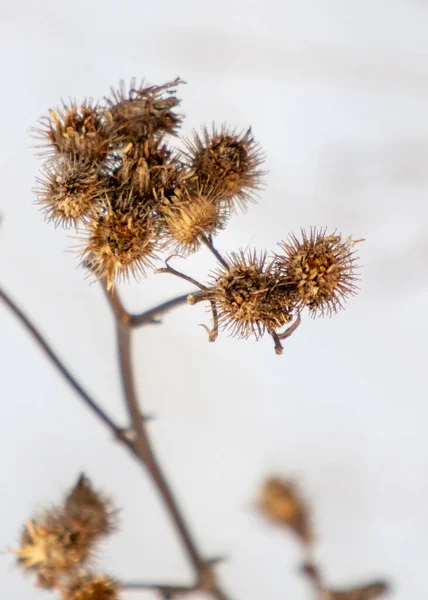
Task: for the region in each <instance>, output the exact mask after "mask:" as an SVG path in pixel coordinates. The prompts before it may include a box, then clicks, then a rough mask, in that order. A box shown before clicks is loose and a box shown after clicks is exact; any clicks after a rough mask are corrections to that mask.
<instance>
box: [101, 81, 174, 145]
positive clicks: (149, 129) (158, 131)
mask: <svg viewBox="0 0 428 600" xmlns="http://www.w3.org/2000/svg"><path fill="white" fill-rule="evenodd" d="M180 83H183V82H182V81H181V80H180V79H176V80H175V81H170V82H168V83H165V84H164V85H159V86H158V85H153V86H146V85H144V82H142V83H141V84H140V85H139V86H137V85H136V81H135V79H133V80H132V81H131V85H130V87H129V89H128V90H127V89H126V88H125V84H124V82H121V84H120V86H119V89H117V90H115V89H114V88H112V90H111V98H107V99H106V100H107V110H108V113H109V115H110V119H111V122H110V128H109V131H111V133H112V135H113V137H117V139H118V140H119V143H120V144H123V143H129V142H131V143H133V144H142V143H145V142H147V141H148V140H149V138H151V137H153V136H156V135H161V136H162V135H164V134H169V135H174V134H176V133H177V130H178V128H179V127H180V124H181V122H182V116H181V115H179V114H177V113H176V112H175V111H174V110H173V109H174V108H175V107H176V106H178V104H180V100H178V98H176V96H175V94H176V89H175V88H176V87H177V85H179V84H180Z"/></svg>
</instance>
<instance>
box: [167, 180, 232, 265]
mask: <svg viewBox="0 0 428 600" xmlns="http://www.w3.org/2000/svg"><path fill="white" fill-rule="evenodd" d="M161 215H162V219H163V223H164V226H165V232H166V240H167V245H168V246H169V247H170V248H171V250H172V252H179V253H182V254H184V255H186V254H190V253H192V252H195V251H196V250H198V248H199V247H200V245H201V243H202V236H214V235H216V234H217V233H218V232H219V231H220V230H222V229H223V228H224V227H225V225H226V221H227V214H226V212H225V210H224V209H223V207H222V205H221V203H220V202H219V197H218V195H217V194H216V193H215V191H214V190H212V189H209V188H207V189H205V190H204V189H199V187H198V186H196V187H184V188H183V189H181V190H180V196H179V197H178V196H176V195H174V196H172V197H171V200H170V202H168V203H165V204H164V205H163V206H162V207H161Z"/></svg>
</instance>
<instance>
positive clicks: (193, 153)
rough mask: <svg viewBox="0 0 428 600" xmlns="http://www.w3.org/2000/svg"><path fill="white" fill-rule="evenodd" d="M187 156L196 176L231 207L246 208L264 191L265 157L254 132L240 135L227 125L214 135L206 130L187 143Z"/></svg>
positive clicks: (187, 161) (213, 130) (190, 167)
mask: <svg viewBox="0 0 428 600" xmlns="http://www.w3.org/2000/svg"><path fill="white" fill-rule="evenodd" d="M184 157H185V162H186V164H187V165H188V167H189V169H190V171H191V173H192V175H193V177H195V178H197V180H198V181H199V183H201V184H202V185H206V184H208V185H210V186H212V187H214V188H215V189H216V190H217V192H218V194H219V195H220V196H221V198H222V200H223V202H224V204H225V206H227V207H228V208H234V207H235V205H236V204H238V205H240V206H241V207H242V208H245V207H246V204H247V202H248V201H252V200H255V199H256V197H257V192H258V191H259V190H260V189H261V181H262V177H263V175H264V172H263V171H262V170H261V169H260V165H261V164H262V163H263V154H262V152H261V150H260V147H259V145H258V144H257V142H255V141H254V138H253V136H252V133H251V129H248V130H247V131H246V132H245V133H240V134H238V133H236V131H235V130H232V129H228V128H227V127H225V126H223V127H221V129H220V131H217V129H216V128H215V127H213V129H212V132H211V133H210V132H209V131H208V129H206V128H204V130H203V132H202V135H201V136H200V135H198V134H197V133H195V134H194V136H193V139H192V140H186V151H185V152H184Z"/></svg>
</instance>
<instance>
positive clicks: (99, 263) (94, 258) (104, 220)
mask: <svg viewBox="0 0 428 600" xmlns="http://www.w3.org/2000/svg"><path fill="white" fill-rule="evenodd" d="M127 204H128V206H129V207H131V208H130V209H129V210H128V209H127ZM88 230H89V235H88V237H87V238H86V239H85V242H84V248H83V252H82V262H83V263H85V264H86V265H87V266H89V267H90V269H91V270H92V272H94V273H95V274H96V275H97V276H98V277H99V278H103V279H105V281H106V283H107V289H108V290H110V289H111V288H112V287H113V286H114V283H115V280H116V279H121V278H122V279H123V278H127V277H129V275H134V276H136V275H137V274H138V273H142V274H145V269H146V268H147V267H152V263H153V259H154V258H155V249H156V241H157V240H156V231H155V228H154V224H153V221H152V219H151V218H150V216H149V215H144V214H143V215H141V214H139V212H138V210H137V209H134V210H133V209H132V199H129V202H128V201H125V202H123V203H121V202H118V203H117V205H116V207H115V210H112V209H111V207H107V208H106V214H105V215H101V216H100V217H99V218H98V219H92V220H91V221H89V223H88Z"/></svg>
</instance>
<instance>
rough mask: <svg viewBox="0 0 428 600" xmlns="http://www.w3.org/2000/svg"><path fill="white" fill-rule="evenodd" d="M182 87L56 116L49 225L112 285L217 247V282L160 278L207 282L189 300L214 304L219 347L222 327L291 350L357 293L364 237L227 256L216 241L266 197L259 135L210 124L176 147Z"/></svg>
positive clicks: (46, 187)
mask: <svg viewBox="0 0 428 600" xmlns="http://www.w3.org/2000/svg"><path fill="white" fill-rule="evenodd" d="M182 83H183V82H182V81H181V80H179V79H176V80H175V81H171V82H168V83H166V84H164V85H160V86H149V85H145V84H144V83H141V84H140V85H137V84H136V82H135V81H132V82H131V85H130V86H129V88H126V87H125V85H124V84H121V85H120V87H119V88H118V89H117V90H115V89H112V91H111V94H110V96H109V97H107V98H105V100H104V101H103V102H102V103H98V104H96V103H93V102H92V101H86V102H83V103H82V104H77V103H70V104H63V105H62V107H61V108H60V109H56V110H51V111H50V113H49V116H48V117H45V118H42V119H41V128H39V129H38V130H36V131H37V134H38V136H39V137H41V139H42V142H43V149H44V152H43V155H44V156H45V158H46V163H45V165H44V166H43V168H42V175H41V177H40V179H39V180H38V188H37V194H38V202H39V204H40V205H41V206H42V209H43V210H44V212H45V214H46V217H47V219H48V220H49V221H53V223H54V224H55V225H59V224H61V225H63V226H65V227H73V228H75V229H76V230H77V231H79V239H80V244H79V249H80V255H81V263H82V265H83V266H85V267H86V268H87V269H89V270H90V271H91V272H92V273H93V274H94V275H95V276H96V277H97V278H99V279H101V280H102V281H103V282H104V283H105V285H106V287H107V289H108V290H111V289H112V288H113V286H114V284H115V283H116V282H117V281H121V280H122V279H126V278H128V277H129V276H130V275H134V276H138V275H139V274H143V275H144V274H145V273H146V272H147V270H152V269H155V268H156V263H157V261H158V259H159V257H160V255H161V254H165V253H166V255H168V254H169V255H172V254H180V255H182V256H187V255H188V254H190V253H193V252H195V251H197V250H198V249H199V248H200V247H201V246H206V247H208V248H209V249H210V251H211V252H212V253H213V254H214V255H215V257H216V259H217V261H218V268H217V269H215V270H214V271H213V272H212V273H211V276H209V277H208V284H200V283H198V282H196V281H195V280H193V279H191V278H189V277H188V276H185V275H184V274H183V273H179V272H178V271H176V270H175V269H172V268H171V267H169V266H167V267H166V268H162V269H157V271H158V272H170V273H172V274H174V275H176V276H181V277H183V278H185V279H187V280H188V281H193V283H195V284H196V286H198V287H199V289H200V292H199V293H198V294H192V295H191V297H190V299H189V300H190V302H191V303H193V304H194V303H196V302H198V301H200V300H204V301H207V302H209V304H210V306H211V310H212V314H213V326H212V329H210V330H209V339H210V340H211V341H214V340H215V339H216V337H217V333H218V329H219V328H223V329H227V330H228V331H229V332H230V333H231V334H232V335H236V336H237V337H243V338H247V337H249V336H255V337H256V338H259V337H261V336H262V335H263V334H264V333H266V332H267V333H268V334H269V335H271V337H272V338H273V340H274V346H275V350H276V352H277V353H278V354H281V352H282V343H281V341H282V340H283V339H285V338H286V337H288V336H289V335H290V334H291V333H292V332H293V331H294V330H295V329H296V327H297V326H298V325H299V323H300V319H301V313H302V311H303V309H305V308H307V309H308V310H309V313H310V314H311V315H312V316H317V315H326V314H327V315H329V314H332V313H333V312H335V311H336V310H337V309H339V308H342V307H343V302H344V300H345V299H346V297H347V296H349V295H352V294H354V293H355V292H356V290H357V287H356V281H357V279H358V277H357V265H356V258H355V254H354V244H355V241H353V240H352V239H351V238H349V239H343V238H342V237H341V235H339V234H337V233H335V232H333V233H327V230H326V229H317V228H312V229H311V230H310V231H309V233H307V232H306V231H304V230H302V237H301V239H299V238H298V237H297V236H295V235H294V234H291V235H290V236H289V238H288V240H287V241H285V242H282V243H280V249H281V250H280V252H279V253H278V254H275V253H273V254H271V255H269V254H268V253H267V252H265V251H262V252H260V251H256V250H248V249H247V250H245V251H244V250H239V251H238V252H235V253H231V254H229V255H228V256H225V257H223V256H222V255H221V254H220V252H218V250H216V248H215V247H214V244H213V238H214V236H216V235H217V234H218V233H219V232H220V231H222V230H223V229H224V228H225V227H226V225H227V223H228V220H229V218H230V216H231V215H232V214H233V213H235V212H236V210H237V208H238V207H240V208H242V209H245V208H246V206H247V205H248V203H249V202H251V201H254V200H255V199H256V198H257V193H258V192H259V191H260V189H261V186H262V179H263V175H264V172H263V171H262V169H261V165H262V162H263V155H262V152H261V150H260V147H259V145H258V144H257V142H255V140H254V138H253V135H252V132H251V129H248V130H246V131H244V132H237V131H236V130H235V129H233V128H229V127H226V126H222V127H220V128H217V127H215V126H213V127H212V129H211V130H208V129H207V128H203V129H202V133H201V134H198V133H194V135H193V137H192V139H185V140H183V146H182V149H181V150H179V149H177V148H174V147H173V146H172V145H171V140H173V139H174V137H175V138H176V139H177V136H178V132H179V129H180V126H181V123H182V120H183V117H182V115H181V114H179V113H178V112H177V108H178V105H179V103H180V101H179V100H178V98H177V97H176V91H177V86H178V85H180V84H182ZM167 264H168V263H167Z"/></svg>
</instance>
